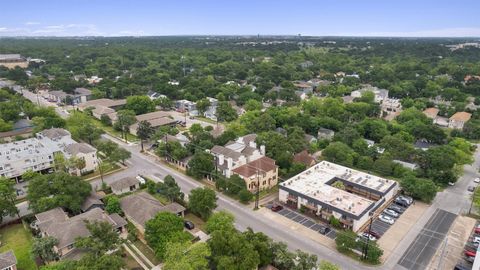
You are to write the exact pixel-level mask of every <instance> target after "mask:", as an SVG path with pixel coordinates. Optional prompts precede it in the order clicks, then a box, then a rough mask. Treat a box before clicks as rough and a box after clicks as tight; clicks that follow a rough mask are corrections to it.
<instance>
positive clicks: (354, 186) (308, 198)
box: [279, 161, 398, 231]
mask: <svg viewBox="0 0 480 270" xmlns="http://www.w3.org/2000/svg"><path fill="white" fill-rule="evenodd" d="M337 182H338V184H337ZM279 188H280V190H279V200H280V201H281V202H283V203H285V204H287V205H291V206H294V207H296V208H298V209H300V208H302V209H304V210H305V212H306V213H307V214H310V215H314V216H316V217H318V218H320V219H323V220H325V221H328V220H329V219H330V218H331V217H332V216H333V217H335V218H336V219H338V220H339V221H340V223H341V224H342V226H343V227H345V228H350V229H352V230H354V231H358V230H359V229H360V228H362V227H363V226H364V225H365V224H366V223H367V221H368V220H369V216H370V213H372V214H373V213H374V211H376V210H377V209H378V208H380V207H381V206H382V205H384V204H385V203H386V202H388V201H389V200H390V199H392V198H393V197H394V195H395V194H396V193H397V191H398V184H397V182H395V181H393V180H389V179H385V178H381V177H378V176H374V175H371V174H367V173H364V172H360V171H357V170H353V169H350V168H348V167H344V166H341V165H337V164H335V163H331V162H328V161H322V162H320V163H318V164H316V165H314V166H313V167H311V168H310V169H308V170H305V171H303V172H302V173H300V174H298V175H296V176H294V177H292V178H290V179H288V180H287V181H285V182H282V183H280V184H279Z"/></svg>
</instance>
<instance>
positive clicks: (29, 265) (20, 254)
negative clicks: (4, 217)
mask: <svg viewBox="0 0 480 270" xmlns="http://www.w3.org/2000/svg"><path fill="white" fill-rule="evenodd" d="M0 241H1V242H2V243H1V245H0V252H5V251H8V250H13V252H14V253H15V256H16V257H17V261H18V264H17V268H18V269H22V270H33V269H37V265H36V264H35V262H34V261H33V259H32V255H31V249H32V243H33V237H32V234H31V233H30V231H28V230H26V229H25V228H24V227H23V224H14V225H9V226H7V227H4V228H2V229H0Z"/></svg>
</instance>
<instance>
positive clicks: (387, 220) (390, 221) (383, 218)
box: [378, 215, 395, 225]
mask: <svg viewBox="0 0 480 270" xmlns="http://www.w3.org/2000/svg"><path fill="white" fill-rule="evenodd" d="M378 219H379V220H381V221H383V222H385V223H388V224H390V225H393V223H395V219H393V218H392V217H389V216H387V215H380V216H379V217H378Z"/></svg>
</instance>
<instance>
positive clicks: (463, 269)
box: [453, 263, 470, 270]
mask: <svg viewBox="0 0 480 270" xmlns="http://www.w3.org/2000/svg"><path fill="white" fill-rule="evenodd" d="M453 270H470V268H469V267H466V266H463V265H461V264H459V263H457V265H455V267H454V268H453Z"/></svg>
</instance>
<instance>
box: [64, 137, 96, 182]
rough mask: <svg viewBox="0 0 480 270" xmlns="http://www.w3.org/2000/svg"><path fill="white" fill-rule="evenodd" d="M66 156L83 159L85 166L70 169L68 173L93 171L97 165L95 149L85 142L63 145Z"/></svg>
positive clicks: (78, 173) (81, 173)
mask: <svg viewBox="0 0 480 270" xmlns="http://www.w3.org/2000/svg"><path fill="white" fill-rule="evenodd" d="M64 153H65V154H67V157H75V158H77V159H83V160H84V161H85V167H83V168H73V169H70V170H71V171H70V173H75V174H77V175H84V174H87V173H89V172H93V171H95V169H96V168H97V165H98V159H97V149H95V148H94V147H93V146H91V145H89V144H86V143H72V144H69V145H67V146H65V152H64Z"/></svg>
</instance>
